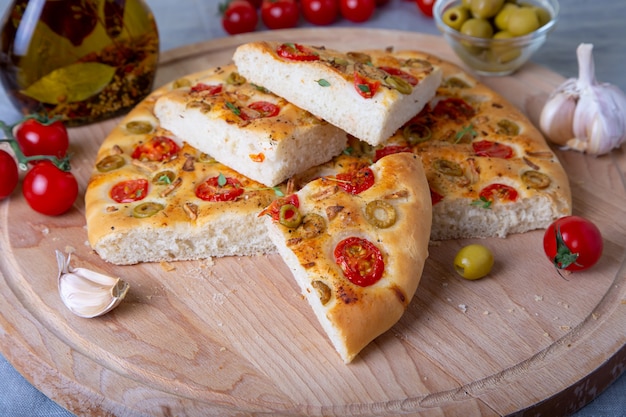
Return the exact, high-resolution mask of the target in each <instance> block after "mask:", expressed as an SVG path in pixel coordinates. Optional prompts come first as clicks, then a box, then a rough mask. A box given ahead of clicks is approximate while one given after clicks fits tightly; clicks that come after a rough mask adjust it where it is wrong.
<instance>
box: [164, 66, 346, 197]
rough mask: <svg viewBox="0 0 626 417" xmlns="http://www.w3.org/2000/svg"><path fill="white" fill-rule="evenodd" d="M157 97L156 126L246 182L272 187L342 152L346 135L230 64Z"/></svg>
mask: <svg viewBox="0 0 626 417" xmlns="http://www.w3.org/2000/svg"><path fill="white" fill-rule="evenodd" d="M187 80H190V81H189V85H186V86H182V87H180V88H176V89H174V90H172V91H171V92H169V93H168V94H165V95H163V96H162V97H160V98H159V99H158V100H157V102H156V103H155V108H154V112H155V115H156V116H157V118H158V119H159V122H160V125H161V126H162V127H163V128H164V129H167V130H169V131H171V132H172V133H174V134H175V135H176V136H178V137H179V138H180V139H181V140H184V141H185V142H187V143H188V144H190V145H191V146H193V147H194V148H196V149H198V150H200V151H202V152H206V153H207V154H209V155H211V156H212V157H214V158H215V159H216V160H217V161H219V162H220V163H222V164H224V165H226V166H228V167H231V168H232V169H234V170H236V171H237V172H239V173H241V174H243V175H245V176H246V177H248V178H250V179H253V180H255V181H258V182H260V183H262V184H264V185H266V186H268V187H273V186H275V185H277V184H279V183H281V182H283V181H285V180H286V179H288V178H289V177H291V176H292V175H294V174H297V173H298V172H300V171H302V170H304V169H307V168H310V167H312V166H315V165H319V164H321V163H324V162H327V161H328V160H330V159H331V158H332V157H333V156H335V155H337V154H339V153H341V151H342V150H343V149H344V148H345V146H346V142H347V134H346V133H345V132H343V131H342V130H340V129H338V128H336V127H335V126H333V125H332V124H330V123H327V122H325V121H323V120H321V119H319V118H318V117H315V116H313V115H312V114H310V113H309V112H307V111H305V110H302V109H301V108H298V107H296V106H294V105H293V104H291V103H289V102H287V101H285V100H284V99H283V98H280V97H277V96H275V95H274V94H271V93H270V92H268V91H267V90H265V89H264V88H262V87H259V86H257V85H254V84H250V83H248V82H246V80H245V79H244V78H243V77H241V76H240V75H239V74H238V73H237V70H236V68H235V66H234V65H232V64H231V65H227V66H223V67H218V68H215V69H213V70H209V71H207V72H204V73H203V74H202V77H201V78H197V77H193V76H190V77H187Z"/></svg>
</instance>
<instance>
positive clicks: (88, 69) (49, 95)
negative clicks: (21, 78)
mask: <svg viewBox="0 0 626 417" xmlns="http://www.w3.org/2000/svg"><path fill="white" fill-rule="evenodd" d="M113 75H115V67H112V66H110V65H106V64H101V63H99V62H80V63H76V64H72V65H68V66H66V67H62V68H58V69H56V70H54V71H52V72H51V73H49V74H47V75H46V76H44V77H42V78H40V79H39V80H37V81H35V82H34V83H33V84H31V85H30V86H29V87H28V88H27V89H26V90H22V91H21V92H22V94H24V95H27V96H28V97H32V98H34V99H35V100H38V101H40V102H42V103H48V104H59V103H73V102H77V101H83V100H85V99H88V98H89V97H91V96H93V95H95V94H98V93H99V92H100V91H102V89H103V88H104V87H106V86H107V84H109V83H110V82H111V80H112V79H113Z"/></svg>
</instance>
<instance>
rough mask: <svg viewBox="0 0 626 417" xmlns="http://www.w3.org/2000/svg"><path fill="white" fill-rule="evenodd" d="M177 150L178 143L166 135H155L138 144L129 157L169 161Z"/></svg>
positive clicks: (142, 159) (141, 159)
mask: <svg viewBox="0 0 626 417" xmlns="http://www.w3.org/2000/svg"><path fill="white" fill-rule="evenodd" d="M177 152H178V145H177V144H176V142H174V141H173V140H172V139H170V138H168V137H166V136H155V137H153V138H152V139H150V140H149V141H148V142H145V143H142V144H140V145H138V146H137V147H136V148H135V150H134V151H133V153H132V155H131V157H132V158H133V159H138V160H140V161H155V162H160V161H169V160H170V159H172V157H173V156H174V155H176V153H177Z"/></svg>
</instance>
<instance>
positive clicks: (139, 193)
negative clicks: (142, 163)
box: [109, 178, 149, 203]
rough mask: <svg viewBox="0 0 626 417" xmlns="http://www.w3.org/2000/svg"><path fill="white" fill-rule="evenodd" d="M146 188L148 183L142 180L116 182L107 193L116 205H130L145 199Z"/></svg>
mask: <svg viewBox="0 0 626 417" xmlns="http://www.w3.org/2000/svg"><path fill="white" fill-rule="evenodd" d="M148 186H149V184H148V181H147V180H144V179H143V178H141V179H138V180H126V181H122V182H118V183H117V184H115V185H114V186H113V187H112V188H111V191H109V196H110V197H111V198H112V199H113V200H115V201H116V202H118V203H132V202H134V201H139V200H143V199H144V198H146V196H147V195H148Z"/></svg>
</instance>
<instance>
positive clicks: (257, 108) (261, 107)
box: [240, 101, 280, 120]
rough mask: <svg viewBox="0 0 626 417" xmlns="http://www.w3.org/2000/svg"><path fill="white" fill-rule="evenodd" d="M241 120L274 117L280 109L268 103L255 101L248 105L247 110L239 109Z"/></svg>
mask: <svg viewBox="0 0 626 417" xmlns="http://www.w3.org/2000/svg"><path fill="white" fill-rule="evenodd" d="M240 111H241V115H240V116H241V118H242V119H243V120H253V119H260V118H264V117H274V116H277V115H278V113H279V112H280V107H279V106H277V105H276V104H274V103H270V102H269V101H255V102H253V103H250V104H248V107H247V109H246V108H243V109H240Z"/></svg>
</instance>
